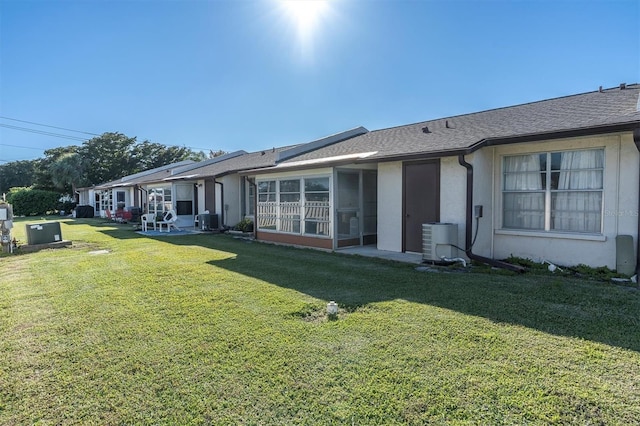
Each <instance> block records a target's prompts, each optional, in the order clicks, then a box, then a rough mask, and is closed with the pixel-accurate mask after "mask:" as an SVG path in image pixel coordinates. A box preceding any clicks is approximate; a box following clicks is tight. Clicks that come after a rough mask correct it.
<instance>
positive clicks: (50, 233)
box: [27, 222, 62, 245]
mask: <svg viewBox="0 0 640 426" xmlns="http://www.w3.org/2000/svg"><path fill="white" fill-rule="evenodd" d="M58 241H62V232H60V222H43V223H36V224H32V225H27V244H29V245H38V244H50V243H56V242H58Z"/></svg>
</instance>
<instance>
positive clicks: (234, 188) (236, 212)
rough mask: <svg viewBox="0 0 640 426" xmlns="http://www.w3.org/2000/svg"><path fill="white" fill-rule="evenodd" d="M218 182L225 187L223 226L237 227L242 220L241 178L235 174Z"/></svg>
mask: <svg viewBox="0 0 640 426" xmlns="http://www.w3.org/2000/svg"><path fill="white" fill-rule="evenodd" d="M216 181H218V182H222V184H223V185H224V200H223V203H222V206H221V207H222V210H223V211H224V223H223V225H227V226H235V225H236V224H237V223H238V222H240V219H241V218H240V205H241V204H240V177H239V176H238V175H237V174H233V175H227V176H224V177H222V178H219V179H216ZM218 188H220V186H218Z"/></svg>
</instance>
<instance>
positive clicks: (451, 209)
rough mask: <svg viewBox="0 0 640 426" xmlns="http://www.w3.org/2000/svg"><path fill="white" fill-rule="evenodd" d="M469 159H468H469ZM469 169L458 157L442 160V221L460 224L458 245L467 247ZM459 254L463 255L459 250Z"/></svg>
mask: <svg viewBox="0 0 640 426" xmlns="http://www.w3.org/2000/svg"><path fill="white" fill-rule="evenodd" d="M467 160H468V159H467ZM466 187H467V169H465V168H464V167H462V166H461V165H460V164H459V163H458V157H445V158H442V159H441V160H440V222H443V223H455V224H457V225H458V239H457V241H456V245H457V246H458V247H460V248H463V249H464V248H465V247H464V243H465V229H466V226H465V225H466V223H465V222H466ZM457 256H463V257H464V252H463V251H458V252H457Z"/></svg>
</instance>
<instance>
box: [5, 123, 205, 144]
mask: <svg viewBox="0 0 640 426" xmlns="http://www.w3.org/2000/svg"><path fill="white" fill-rule="evenodd" d="M0 119H5V120H11V121H18V122H20V123H27V124H33V125H36V126H43V127H50V128H52V129H59V130H66V131H69V132H75V133H83V134H85V135H91V136H102V135H99V134H97V133H91V132H84V131H82V130H73V129H68V128H65V127H58V126H51V125H48V124H42V123H36V122H34V121H27V120H19V119H17V118H10V117H4V116H0ZM0 127H5V128H7V129H12V130H19V131H21V132H29V133H36V134H40V135H45V136H52V137H56V138H61V139H69V140H75V141H81V142H85V141H87V138H81V137H79V136H73V135H64V134H62V133H53V132H47V131H44V130H37V129H31V128H28V127H19V126H12V125H9V124H4V123H0ZM0 145H3V146H12V147H15V148H24V147H21V146H15V145H5V144H0ZM160 145H164V146H167V147H176V148H187V149H191V150H194V151H195V150H200V151H210V150H211V149H210V148H199V147H193V146H186V145H182V146H181V145H169V144H163V143H160ZM31 149H38V148H31ZM40 151H44V149H41V150H40Z"/></svg>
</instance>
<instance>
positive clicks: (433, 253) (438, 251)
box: [422, 223, 458, 262]
mask: <svg viewBox="0 0 640 426" xmlns="http://www.w3.org/2000/svg"><path fill="white" fill-rule="evenodd" d="M457 242H458V225H457V224H455V223H423V224H422V260H426V261H429V262H438V261H441V260H442V258H443V257H446V258H453V257H456V256H457V249H456V248H455V247H454V245H457Z"/></svg>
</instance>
